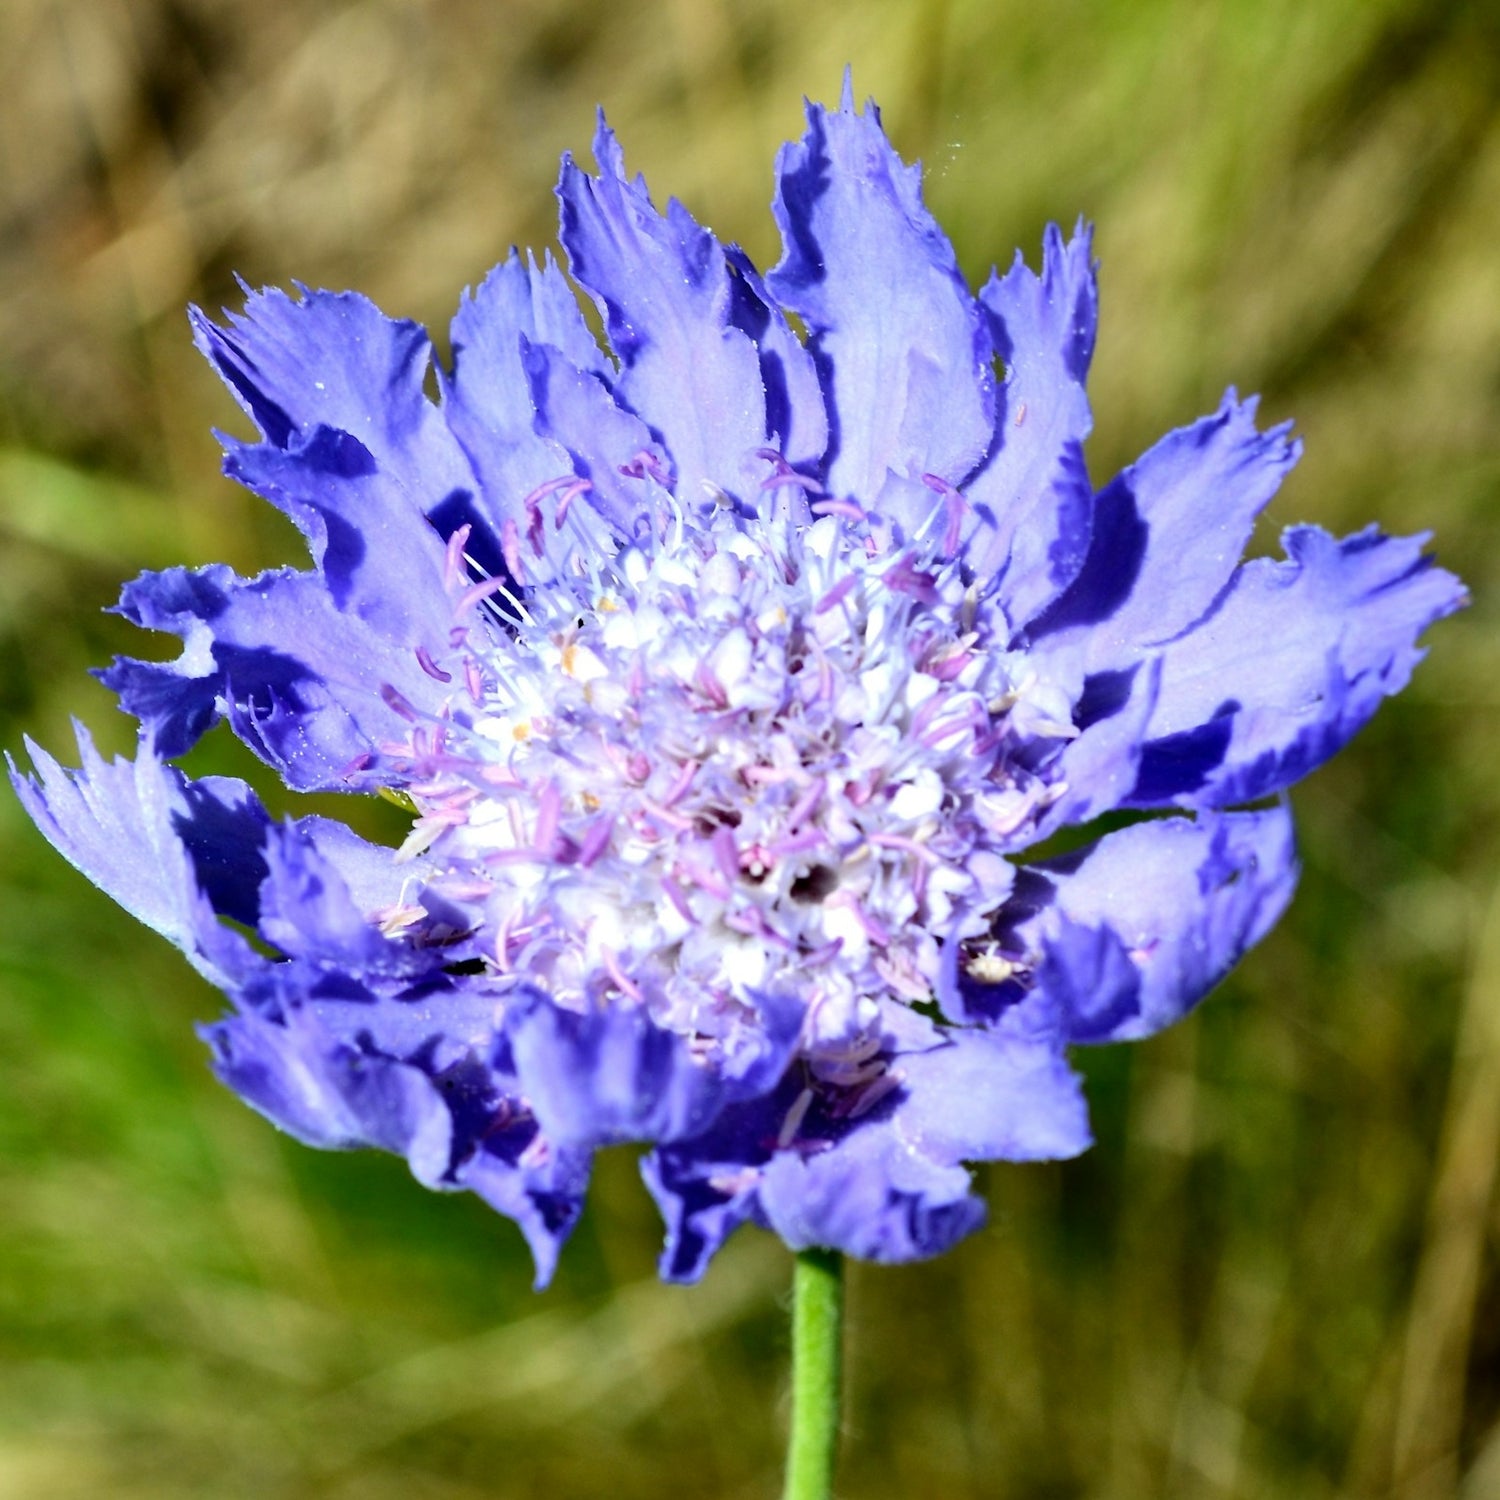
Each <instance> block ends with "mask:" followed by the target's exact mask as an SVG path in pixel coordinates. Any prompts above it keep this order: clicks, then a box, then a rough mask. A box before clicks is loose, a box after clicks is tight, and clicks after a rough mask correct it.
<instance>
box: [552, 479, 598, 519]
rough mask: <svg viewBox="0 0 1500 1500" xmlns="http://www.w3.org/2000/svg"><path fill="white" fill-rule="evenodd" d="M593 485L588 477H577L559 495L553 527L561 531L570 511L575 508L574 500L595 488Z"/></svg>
mask: <svg viewBox="0 0 1500 1500" xmlns="http://www.w3.org/2000/svg"><path fill="white" fill-rule="evenodd" d="M593 487H594V486H593V485H592V484H590V483H589V481H588V480H587V479H575V480H574V481H573V483H572V484H570V485H569V486H568V487H567V488H566V489H565V490H564V491H563V492H562V494H561V495H560V496H559V497H558V501H557V513H556V515H554V516H553V518H552V529H553V530H554V531H561V530H562V524H563V522H564V521H565V520H566V519H567V515H568V512H569V511H570V510H572V508H573V502H574V501H575V500H576V499H578V497H579V496H580V495H586V494H588V492H589V491H590V490H591V489H593Z"/></svg>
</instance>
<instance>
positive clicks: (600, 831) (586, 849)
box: [578, 818, 615, 869]
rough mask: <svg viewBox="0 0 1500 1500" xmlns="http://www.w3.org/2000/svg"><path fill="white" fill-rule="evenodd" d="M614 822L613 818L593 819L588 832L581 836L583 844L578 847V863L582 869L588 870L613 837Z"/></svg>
mask: <svg viewBox="0 0 1500 1500" xmlns="http://www.w3.org/2000/svg"><path fill="white" fill-rule="evenodd" d="M614 833H615V820H614V819H613V818H595V819H594V821H593V822H592V823H590V824H589V830H588V832H587V833H586V834H584V836H583V843H582V844H580V845H579V847H578V863H579V864H581V865H582V866H583V867H584V869H588V867H589V866H590V865H592V864H593V863H594V862H595V861H596V860H597V859H598V858H599V856H600V855H601V854H603V853H604V851H605V850H606V849H608V848H609V841H610V840H611V839H612V838H613V837H614Z"/></svg>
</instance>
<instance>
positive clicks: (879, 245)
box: [766, 84, 994, 533]
mask: <svg viewBox="0 0 1500 1500" xmlns="http://www.w3.org/2000/svg"><path fill="white" fill-rule="evenodd" d="M807 123H808V128H807V133H806V135H805V136H804V137H803V138H802V140H801V141H800V142H797V143H794V144H789V145H787V146H784V147H783V148H782V150H781V154H780V156H779V157H778V158H777V179H778V182H777V190H776V200H775V204H774V211H775V214H776V220H777V223H778V224H779V225H780V226H781V233H782V247H783V248H782V258H781V261H780V263H779V264H778V265H777V266H776V267H775V269H773V270H772V271H771V272H770V273H769V274H768V275H767V277H766V281H767V284H768V285H769V286H770V289H771V293H772V295H773V296H774V297H775V298H776V299H777V300H778V301H779V302H780V303H781V305H782V306H783V307H785V308H788V309H790V310H791V311H792V312H795V313H797V314H798V315H799V316H800V317H802V318H803V319H804V320H805V321H806V323H807V326H808V329H809V331H810V333H811V335H812V339H813V352H814V357H815V358H816V359H817V360H818V361H819V366H820V368H821V370H822V372H823V376H824V384H825V390H826V393H827V397H828V403H829V408H830V414H831V426H832V431H831V433H830V448H829V455H828V472H827V480H826V482H827V485H828V488H829V490H830V491H832V492H833V493H834V494H837V495H852V496H854V497H855V498H856V499H857V500H858V501H859V502H860V503H861V504H863V505H865V506H866V507H867V508H870V509H873V510H876V511H878V512H879V513H881V514H882V515H885V516H888V517H890V518H891V519H892V520H894V521H896V522H897V523H899V524H900V525H901V526H902V527H904V528H905V529H906V530H907V531H908V532H909V533H915V532H919V531H921V529H922V528H923V526H924V524H926V523H927V521H928V520H929V518H930V517H931V516H932V515H933V513H934V508H935V507H934V498H933V495H932V493H931V492H930V491H928V490H925V489H924V487H923V485H922V484H921V478H922V475H924V474H932V475H934V476H936V477H937V478H938V479H940V480H943V481H945V482H947V483H949V484H957V483H959V482H960V481H961V480H962V479H963V478H964V476H965V475H967V474H968V473H969V472H970V471H971V470H972V469H973V468H974V467H975V465H976V464H977V463H978V462H979V461H980V459H982V458H983V457H984V455H985V453H986V451H987V450H988V448H989V445H990V437H991V433H992V432H993V430H994V381H993V377H992V375H991V373H990V355H991V349H990V343H989V336H988V334H987V332H986V330H985V329H984V327H983V325H982V324H981V322H980V320H979V315H978V312H977V310H976V308H975V305H974V301H973V299H972V298H971V297H970V295H969V291H968V288H967V286H966V284H965V282H964V279H963V275H962V273H961V272H960V271H959V268H958V263H957V261H956V259H955V257H954V254H953V247H952V246H951V245H950V244H949V242H948V239H947V237H946V236H945V235H944V234H943V232H942V230H941V229H940V228H939V227H938V225H937V222H936V221H935V220H934V219H933V217H932V215H931V214H929V213H928V212H927V209H926V208H925V207H924V206H923V203H922V195H921V187H920V179H921V170H920V168H918V167H907V166H905V165H904V164H903V163H902V161H901V159H900V158H899V157H898V156H897V155H896V153H895V152H894V151H893V150H892V149H891V146H890V143H889V142H888V141H887V140H886V138H885V134H884V132H883V131H882V130H881V127H880V116H879V114H878V113H877V111H876V110H875V107H874V105H873V104H871V105H869V106H867V108H866V110H865V111H864V112H863V113H858V114H857V113H855V110H854V103H853V99H852V97H851V96H850V94H849V91H848V87H847V84H846V88H845V95H844V99H843V102H842V103H841V105H840V107H839V109H838V110H837V111H836V112H831V111H829V110H826V109H824V108H823V107H822V106H821V105H814V104H809V105H808V107H807ZM891 476H894V479H892V478H891Z"/></svg>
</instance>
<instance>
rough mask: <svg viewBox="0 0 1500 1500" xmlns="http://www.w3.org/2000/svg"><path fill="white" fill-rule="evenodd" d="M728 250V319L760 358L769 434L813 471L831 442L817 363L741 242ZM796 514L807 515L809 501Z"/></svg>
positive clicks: (781, 497) (790, 458)
mask: <svg viewBox="0 0 1500 1500" xmlns="http://www.w3.org/2000/svg"><path fill="white" fill-rule="evenodd" d="M724 254H725V257H726V259H727V260H728V262H729V271H730V277H729V291H730V302H729V318H730V321H731V322H732V323H733V324H734V326H735V327H736V328H738V329H739V330H740V331H741V332H742V333H744V334H745V335H746V336H747V337H748V338H749V339H750V341H751V342H752V343H753V344H754V345H755V351H756V354H757V356H758V357H759V359H760V378H761V384H762V385H763V386H764V388H765V399H766V437H767V440H768V441H769V442H771V443H772V444H776V445H779V451H780V453H781V456H782V457H783V458H784V459H785V460H786V462H787V463H788V464H789V465H790V466H791V467H792V468H793V469H794V470H796V471H797V472H799V473H801V474H804V475H811V474H812V473H814V472H815V471H816V470H817V468H818V465H819V463H820V462H821V460H822V458H823V454H824V453H825V452H826V451H827V448H828V411H827V408H826V407H825V406H824V404H823V386H822V383H821V381H820V380H819V379H818V367H817V364H816V363H815V362H814V360H813V356H812V354H811V353H810V352H809V351H808V349H807V347H806V346H805V345H804V344H803V342H802V340H801V339H799V338H798V337H797V335H796V334H795V333H794V332H793V331H792V328H791V325H790V324H789V323H788V322H787V320H786V316H785V315H784V314H783V313H782V311H781V309H780V308H779V307H778V306H777V305H776V302H775V299H774V298H773V297H772V296H771V293H770V290H769V288H768V287H767V286H766V283H765V280H764V278H763V277H762V276H761V274H760V272H759V271H757V270H756V269H755V266H754V265H753V264H752V263H751V260H750V257H749V256H748V255H746V254H745V252H744V251H743V250H741V249H740V248H739V247H738V246H737V245H728V246H726V247H725V250H724ZM763 483H764V481H763ZM777 491H778V493H777V495H776V499H777V500H778V502H781V503H786V502H789V501H792V502H794V501H795V500H796V499H797V497H799V496H800V495H801V494H802V491H801V489H800V488H798V487H795V486H777ZM783 492H784V493H783ZM795 514H796V516H797V519H799V520H806V519H807V513H806V506H805V502H804V503H803V505H802V507H801V508H800V509H798V510H797V511H796V512H795Z"/></svg>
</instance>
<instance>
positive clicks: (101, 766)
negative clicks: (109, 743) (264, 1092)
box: [6, 724, 265, 985]
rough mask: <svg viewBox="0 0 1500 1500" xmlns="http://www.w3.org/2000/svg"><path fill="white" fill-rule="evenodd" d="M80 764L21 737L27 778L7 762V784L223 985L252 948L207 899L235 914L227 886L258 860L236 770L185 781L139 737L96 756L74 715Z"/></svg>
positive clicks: (80, 858)
mask: <svg viewBox="0 0 1500 1500" xmlns="http://www.w3.org/2000/svg"><path fill="white" fill-rule="evenodd" d="M74 730H75V733H76V734H77V736H78V753H79V758H80V760H81V761H82V766H81V768H80V769H79V770H78V771H75V772H68V771H66V770H64V769H63V767H62V766H60V765H59V764H58V763H57V761H56V760H54V759H53V758H52V756H50V755H48V754H47V753H46V751H44V750H42V749H40V748H39V747H38V746H36V745H34V744H32V743H31V742H30V741H29V740H28V741H27V745H26V748H27V751H28V752H29V754H30V755H31V759H32V764H33V765H34V766H35V767H36V768H37V772H38V778H37V779H33V778H32V777H30V776H23V775H22V774H21V773H20V771H18V770H17V768H16V766H15V763H14V762H13V761H10V758H9V756H7V757H6V759H7V763H8V764H9V766H10V777H11V784H12V785H13V786H14V787H15V789H16V795H17V796H18V797H19V798H20V799H21V803H22V805H23V806H24V807H25V809H26V811H27V812H28V813H29V814H30V815H31V817H32V820H33V821H34V822H35V823H36V825H37V827H38V828H40V829H41V831H42V833H43V834H44V835H45V836H46V837H47V839H48V840H49V841H50V842H51V844H52V846H53V848H55V849H56V850H57V851H58V853H59V854H61V855H62V856H63V857H64V858H65V859H66V860H67V861H68V863H69V864H71V865H72V866H73V867H74V868H75V869H77V870H78V871H80V872H81V873H82V874H83V875H85V876H87V878H88V879H89V880H91V881H93V882H94V884H95V885H97V886H98V887H99V888H100V889H101V890H103V891H104V892H106V893H107V894H108V895H110V896H112V897H114V899H115V900H116V901H117V902H119V904H120V905H121V906H123V907H124V908H125V910H126V911H128V912H130V913H131V915H132V916H134V917H136V918H137V919H139V920H140V921H141V922H143V923H145V925H146V926H147V927H149V928H151V929H152V931H153V932H158V933H160V934H161V935H162V936H163V937H164V938H166V939H167V940H168V941H169V942H171V943H174V944H175V945H176V946H177V947H178V948H180V949H181V950H182V951H183V952H184V953H185V954H186V955H187V956H188V958H189V960H190V961H191V962H192V964H193V966H194V967H195V968H196V969H197V970H198V972H199V973H200V974H202V975H203V976H204V977H205V978H206V979H208V980H209V981H210V982H211V983H213V984H217V985H228V984H231V983H233V982H235V980H236V979H238V978H239V977H241V976H243V975H245V974H247V973H249V972H250V971H251V970H253V969H254V968H255V967H256V965H257V964H258V963H259V962H260V960H259V959H258V958H257V957H256V955H255V954H254V953H253V952H252V951H251V949H250V947H249V945H248V944H246V943H245V941H244V940H243V939H242V938H240V937H239V936H238V935H237V934H235V933H233V932H231V931H229V930H228V929H227V928H225V927H223V926H221V925H220V923H219V921H218V919H217V917H216V915H215V908H214V904H211V902H210V900H209V896H208V895H207V894H205V890H204V888H205V887H207V888H209V889H210V890H211V891H213V892H214V893H215V894H216V895H217V896H218V898H219V910H222V911H225V912H226V913H227V914H229V915H233V916H235V917H237V918H240V919H242V920H243V918H244V916H245V915H246V912H247V907H246V906H245V904H244V903H243V902H242V901H241V900H239V899H238V892H239V891H240V890H242V889H243V885H244V883H245V882H247V881H248V880H249V879H251V878H253V877H256V876H258V875H259V873H260V872H261V871H262V870H263V869H264V865H263V863H262V862H261V859H260V855H259V851H258V846H257V839H256V833H257V831H258V830H259V829H262V828H263V827H264V826H265V825H264V813H263V812H262V811H261V810H260V808H259V804H258V803H256V802H254V799H253V796H252V794H251V793H249V791H248V790H247V789H246V788H245V787H244V786H243V785H242V784H241V783H239V782H233V781H229V780H227V779H221V778H211V779H209V780H206V781H200V782H198V783H196V784H193V785H188V784H186V783H185V781H184V778H183V777H182V776H181V775H180V774H179V773H178V772H176V771H174V770H172V769H171V768H170V767H167V766H164V765H162V763H161V762H160V761H159V760H158V759H157V758H156V757H155V756H154V755H153V754H152V753H151V751H150V749H149V748H148V747H146V746H144V745H143V746H142V748H141V751H140V753H139V755H138V756H137V758H136V759H135V760H134V761H128V760H125V759H123V758H117V759H115V760H113V761H110V762H106V761H104V760H103V759H102V758H101V757H100V755H99V754H98V752H97V751H96V750H95V749H94V744H93V740H92V739H91V738H90V737H89V733H88V731H87V730H86V729H85V728H84V727H83V726H82V725H81V724H75V725H74Z"/></svg>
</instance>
